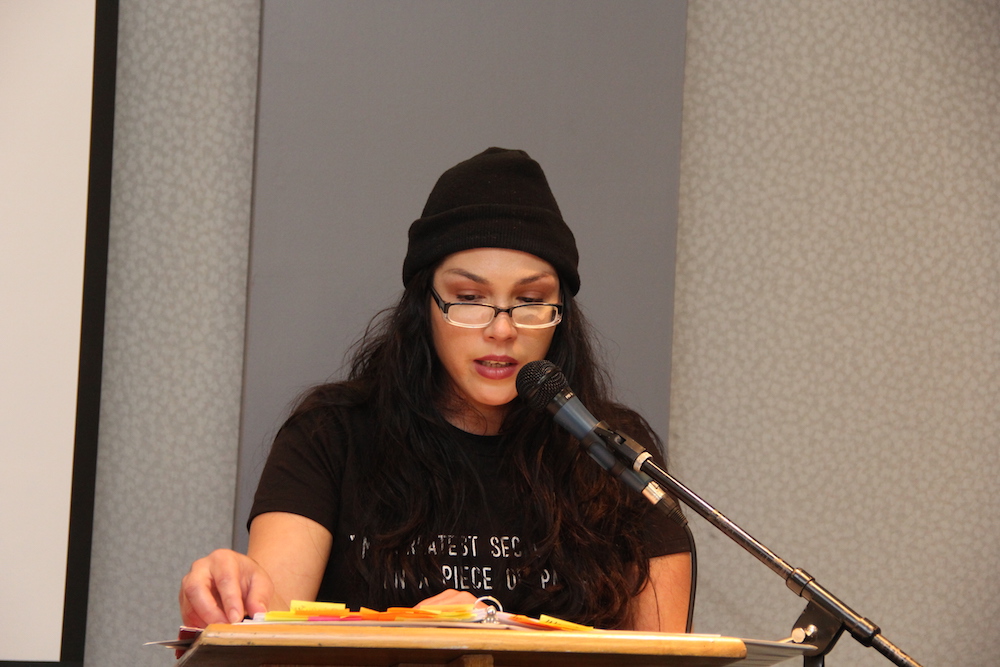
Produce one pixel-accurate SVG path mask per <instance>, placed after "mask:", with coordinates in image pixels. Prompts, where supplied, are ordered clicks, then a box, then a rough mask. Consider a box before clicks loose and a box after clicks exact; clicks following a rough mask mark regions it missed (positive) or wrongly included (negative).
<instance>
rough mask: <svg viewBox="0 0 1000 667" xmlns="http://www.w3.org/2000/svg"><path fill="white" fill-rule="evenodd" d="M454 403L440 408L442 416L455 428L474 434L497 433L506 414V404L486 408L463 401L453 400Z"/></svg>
mask: <svg viewBox="0 0 1000 667" xmlns="http://www.w3.org/2000/svg"><path fill="white" fill-rule="evenodd" d="M453 403H455V405H452V406H448V407H446V408H443V409H442V410H441V412H442V414H443V415H444V418H445V419H446V420H447V421H448V423H449V424H451V425H452V426H454V427H455V428H458V429H461V430H463V431H465V432H466V433H472V434H474V435H497V434H498V433H500V427H501V426H503V420H504V418H505V417H506V416H507V406H506V405H497V406H487V409H486V410H482V409H479V408H475V407H473V406H471V405H469V404H468V403H466V402H464V401H458V400H455V401H453Z"/></svg>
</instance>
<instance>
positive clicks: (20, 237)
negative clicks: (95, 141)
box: [0, 0, 95, 661]
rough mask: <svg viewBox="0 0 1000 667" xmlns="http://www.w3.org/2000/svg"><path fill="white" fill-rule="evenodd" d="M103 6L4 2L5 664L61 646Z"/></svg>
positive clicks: (1, 442) (0, 205)
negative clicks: (98, 14)
mask: <svg viewBox="0 0 1000 667" xmlns="http://www.w3.org/2000/svg"><path fill="white" fill-rule="evenodd" d="M94 16H95V14H94V2H93V0H75V1H74V2H62V1H57V0H46V1H44V2H40V1H36V0H0V146H2V147H3V148H2V150H0V313H2V315H0V321H2V325H0V425H2V433H3V435H2V438H0V506H2V507H4V508H5V510H4V512H3V513H2V514H0V563H2V564H3V565H2V567H0V591H3V599H4V601H5V604H3V605H0V627H3V628H4V629H5V630H4V637H3V639H0V661H3V660H35V661H39V660H46V661H58V660H59V657H60V653H61V648H62V634H63V627H62V626H63V600H64V597H65V595H66V564H67V545H68V536H69V519H70V491H71V489H72V475H73V453H74V441H75V429H76V416H77V386H78V373H79V360H80V332H81V330H80V326H81V325H80V323H81V313H82V305H83V303H82V299H81V297H82V294H83V260H84V250H85V245H86V231H87V192H88V189H87V188H88V178H87V177H88V173H89V170H90V116H91V97H92V95H91V91H92V87H93V69H94V64H93V63H94Z"/></svg>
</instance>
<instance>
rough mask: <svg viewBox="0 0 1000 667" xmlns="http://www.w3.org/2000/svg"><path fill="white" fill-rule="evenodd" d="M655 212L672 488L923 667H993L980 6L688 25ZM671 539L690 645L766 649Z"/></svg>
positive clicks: (996, 123) (881, 6)
mask: <svg viewBox="0 0 1000 667" xmlns="http://www.w3.org/2000/svg"><path fill="white" fill-rule="evenodd" d="M680 206H681V208H680V217H679V227H678V251H677V288H676V294H675V299H676V300H675V316H674V322H675V328H674V350H673V383H672V391H671V416H670V424H671V434H670V446H671V452H672V453H673V464H674V466H675V470H676V472H677V473H678V475H679V476H680V477H681V478H682V479H684V480H686V481H687V483H688V484H689V485H690V486H692V487H693V488H694V489H695V490H697V491H699V492H700V493H701V494H702V495H704V496H705V497H706V498H707V499H708V500H710V501H711V502H713V503H714V504H715V505H716V506H717V507H718V508H719V509H720V510H722V511H723V512H724V513H727V514H728V515H729V516H730V518H732V519H734V520H736V521H737V523H740V524H741V525H742V526H743V527H744V528H745V529H746V530H748V532H750V534H752V535H754V536H755V537H757V538H758V539H760V540H761V541H762V542H764V543H765V544H767V545H769V546H770V547H772V548H773V549H774V550H775V551H776V552H777V553H778V554H779V555H781V556H782V557H784V558H785V560H787V561H789V562H791V564H792V565H794V566H798V567H803V568H805V569H806V570H808V571H809V572H811V573H812V574H813V575H814V576H815V577H816V578H817V579H818V580H819V582H820V583H822V584H824V585H825V586H827V587H828V588H830V589H831V590H832V591H833V592H834V593H836V594H838V595H839V596H840V597H841V598H843V599H844V600H845V601H846V602H848V603H849V604H851V605H852V606H853V607H854V608H855V610H856V611H858V612H860V613H862V614H864V615H867V616H868V617H870V618H871V619H872V620H875V621H877V622H879V623H881V625H882V629H883V631H884V632H885V634H886V636H888V637H889V639H891V640H893V641H895V642H896V643H897V644H899V645H900V646H901V647H902V648H903V649H904V650H907V651H909V652H910V653H911V654H912V655H913V657H914V658H916V659H918V660H920V661H921V662H922V663H923V664H925V665H970V666H971V665H987V664H997V661H998V660H1000V658H998V657H997V656H998V655H1000V632H998V630H1000V621H998V618H1000V613H998V612H1000V607H998V597H1000V574H998V568H997V563H998V562H1000V520H998V518H997V517H998V510H1000V499H998V494H997V481H996V479H997V474H998V473H1000V457H998V444H1000V443H998V436H1000V407H998V401H997V399H998V397H1000V308H998V306H1000V303H998V300H1000V299H998V294H1000V293H998V285H1000V3H998V2H995V1H989V2H986V1H979V2H944V1H935V2H930V1H922V2H909V1H907V0H898V1H880V2H860V1H854V0H850V1H848V0H838V1H829V0H823V1H816V2H791V1H787V2H786V1H768V2H762V1H757V2H718V1H711V2H706V1H699V0H694V1H692V2H691V3H690V5H689V13H688V42H687V67H686V71H685V88H684V123H683V145H682V159H681V199H680ZM692 523H693V524H694V525H695V528H696V530H697V536H698V538H699V544H700V547H701V550H700V556H701V559H700V560H701V572H702V577H701V582H700V588H699V593H700V595H699V601H698V613H697V618H696V621H697V622H696V630H700V631H702V632H713V633H715V632H718V633H724V634H735V635H741V636H757V637H769V638H775V637H779V636H785V634H787V631H788V630H789V629H790V628H791V624H792V622H793V621H794V620H795V619H796V618H797V616H798V614H799V611H800V609H801V608H802V607H803V606H804V603H803V601H802V600H800V599H799V598H797V597H795V596H794V595H792V594H791V593H790V592H789V591H787V590H786V589H785V588H784V584H783V583H782V581H781V580H780V579H779V578H778V577H777V576H775V575H773V574H772V573H771V572H770V571H769V570H767V569H765V568H764V567H763V566H762V565H760V564H759V563H757V561H756V560H754V558H753V557H752V556H750V555H749V554H747V553H745V552H743V551H742V550H741V549H739V548H738V547H737V546H736V545H735V544H733V543H731V542H730V541H729V540H728V538H725V537H722V536H721V535H717V534H715V533H714V532H713V531H712V529H710V528H708V527H707V524H706V523H705V522H704V521H701V520H693V521H692ZM828 662H829V664H832V665H882V664H889V663H888V662H887V661H886V660H885V659H884V658H883V657H882V656H880V655H879V654H877V653H875V652H874V651H871V650H865V649H862V648H861V647H860V645H859V644H857V642H855V641H854V640H852V639H850V638H845V639H842V640H841V641H840V643H839V644H838V646H837V648H836V649H835V651H834V653H833V655H832V656H831V657H830V660H829V661H828Z"/></svg>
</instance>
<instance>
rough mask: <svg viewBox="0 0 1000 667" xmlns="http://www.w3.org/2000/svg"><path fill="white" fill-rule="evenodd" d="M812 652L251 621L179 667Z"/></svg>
mask: <svg viewBox="0 0 1000 667" xmlns="http://www.w3.org/2000/svg"><path fill="white" fill-rule="evenodd" d="M810 648H812V647H810V646H803V645H796V644H787V643H780V642H763V641H754V640H743V639H736V638H734V637H720V636H715V635H688V634H659V633H645V632H613V631H593V632H574V631H546V630H506V629H502V628H500V629H486V628H438V627H435V628H428V627H410V626H405V627H390V626H363V625H355V624H350V625H348V624H334V625H323V624H317V623H308V624H305V623H303V624H298V623H295V624H293V623H281V624H277V623H276V624H264V623H262V624H253V623H248V624H241V625H210V626H208V628H206V629H205V630H204V632H202V634H201V635H200V636H199V637H198V639H197V640H196V641H195V643H194V644H193V645H192V647H191V648H190V649H189V650H188V651H187V653H185V654H184V655H183V656H182V657H181V659H180V660H179V661H178V662H177V667H237V666H239V667H248V666H249V667H300V666H303V665H328V666H336V667H347V666H351V667H429V666H431V665H434V666H445V665H446V666H450V667H540V666H544V667H549V666H551V667H610V666H614V667H619V666H620V667H639V666H642V667H715V666H720V665H731V664H737V663H738V664H740V665H741V667H751V666H752V667H766V666H767V665H773V664H776V663H778V662H781V661H783V660H787V659H789V658H794V657H797V656H801V655H802V654H803V652H804V651H806V650H809V649H810Z"/></svg>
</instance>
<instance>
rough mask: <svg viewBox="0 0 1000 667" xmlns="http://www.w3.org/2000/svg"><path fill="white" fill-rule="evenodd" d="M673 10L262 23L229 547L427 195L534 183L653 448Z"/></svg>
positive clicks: (664, 412) (386, 279) (303, 16)
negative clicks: (484, 156)
mask: <svg viewBox="0 0 1000 667" xmlns="http://www.w3.org/2000/svg"><path fill="white" fill-rule="evenodd" d="M685 13H686V4H685V3H659V2H645V3H632V4H629V5H626V6H624V7H623V6H622V5H619V4H616V3H608V2H547V3H534V2H515V3H468V2H431V3H427V2H401V3H391V4H389V3H364V2H295V3H289V2H275V3H265V5H264V12H263V32H262V38H261V39H262V41H261V73H260V103H259V115H258V144H257V158H256V159H257V171H256V177H255V190H254V197H255V204H254V219H253V232H252V234H253V242H252V253H251V287H250V292H249V305H248V308H249V317H248V324H247V327H248V330H247V348H246V349H247V359H246V376H245V387H244V404H243V438H242V445H241V458H240V485H239V499H238V506H237V511H236V516H235V525H236V530H237V533H236V534H237V544H238V545H239V546H243V544H244V542H243V541H242V539H243V537H242V536H243V534H244V531H245V528H244V524H245V521H246V516H247V512H248V510H249V503H250V500H251V498H252V493H253V489H254V487H255V486H256V481H257V478H258V476H259V472H260V468H261V466H262V465H263V460H264V457H265V456H266V452H267V450H268V448H269V446H270V441H271V438H272V437H273V435H274V432H275V430H276V429H277V427H278V426H279V425H280V423H281V421H282V420H283V418H284V416H285V415H286V414H287V411H288V407H289V402H290V401H291V400H292V399H293V398H294V397H295V396H296V395H297V394H298V393H299V392H300V391H302V390H303V389H304V388H306V387H308V386H310V385H312V384H315V383H318V382H322V381H324V380H326V379H327V378H329V377H331V376H334V377H335V376H337V373H338V370H339V369H340V366H341V362H342V360H343V355H344V352H345V350H346V349H347V347H348V346H349V344H350V343H351V342H352V341H353V340H354V339H355V338H356V337H357V336H358V335H359V334H360V333H361V331H362V330H363V329H364V326H365V325H366V323H367V322H368V320H369V318H370V317H371V316H372V315H373V314H374V313H375V311H376V310H378V309H379V308H381V307H384V306H386V305H388V304H389V303H391V302H392V301H393V300H394V299H395V298H396V296H397V295H398V294H399V293H400V291H401V289H402V286H401V282H400V268H401V266H402V260H403V255H404V254H405V251H406V230H407V227H408V225H409V223H410V222H411V221H412V220H413V219H414V218H416V217H418V216H419V214H420V210H421V208H422V207H423V204H424V200H425V199H426V197H427V194H428V193H429V192H430V189H431V187H432V186H433V184H434V181H435V180H436V178H437V177H438V176H439V175H440V173H441V172H442V171H444V170H445V169H446V168H448V167H450V166H452V165H453V164H455V163H456V162H458V161H460V160H463V159H465V158H468V157H471V156H472V155H474V154H475V153H478V152H479V151H481V150H483V149H485V148H486V147H488V146H491V145H497V146H504V147H508V148H523V149H525V150H527V151H528V152H529V153H530V154H531V155H532V156H533V157H534V158H536V159H537V160H538V161H539V162H540V163H541V164H542V167H543V168H544V169H545V170H546V173H547V175H548V177H549V180H550V183H551V185H552V188H553V190H554V192H555V195H556V198H557V199H558V201H559V204H560V207H561V208H562V210H563V214H564V216H565V217H566V219H567V221H568V222H569V224H570V226H571V227H572V229H573V230H574V233H575V234H576V236H577V241H578V244H579V246H580V252H581V256H582V260H581V273H582V276H583V288H582V290H581V292H580V299H581V301H582V303H583V304H584V306H585V308H586V309H587V312H588V314H589V315H590V316H591V318H592V320H593V321H594V323H595V324H596V325H597V327H598V329H599V330H600V331H601V332H602V334H603V335H604V338H605V339H606V341H607V342H608V345H607V350H608V356H609V363H610V365H611V367H612V368H613V370H614V372H615V374H616V376H617V384H618V386H619V387H620V388H621V389H622V391H621V392H620V393H621V396H622V398H623V399H624V400H626V401H628V402H629V403H631V404H633V405H634V406H635V407H636V408H638V409H640V410H641V411H643V412H644V413H645V414H646V415H647V416H648V418H649V419H650V420H651V421H652V422H653V424H654V426H655V427H657V429H658V430H659V431H660V432H661V433H663V434H665V433H666V425H667V416H668V409H667V404H668V392H669V377H670V337H671V327H672V323H671V316H672V310H673V308H672V294H673V275H674V270H673V255H674V237H675V230H676V211H677V188H678V182H679V174H678V168H679V167H678V165H679V161H680V112H681V87H682V80H683V66H684V31H685Z"/></svg>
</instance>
